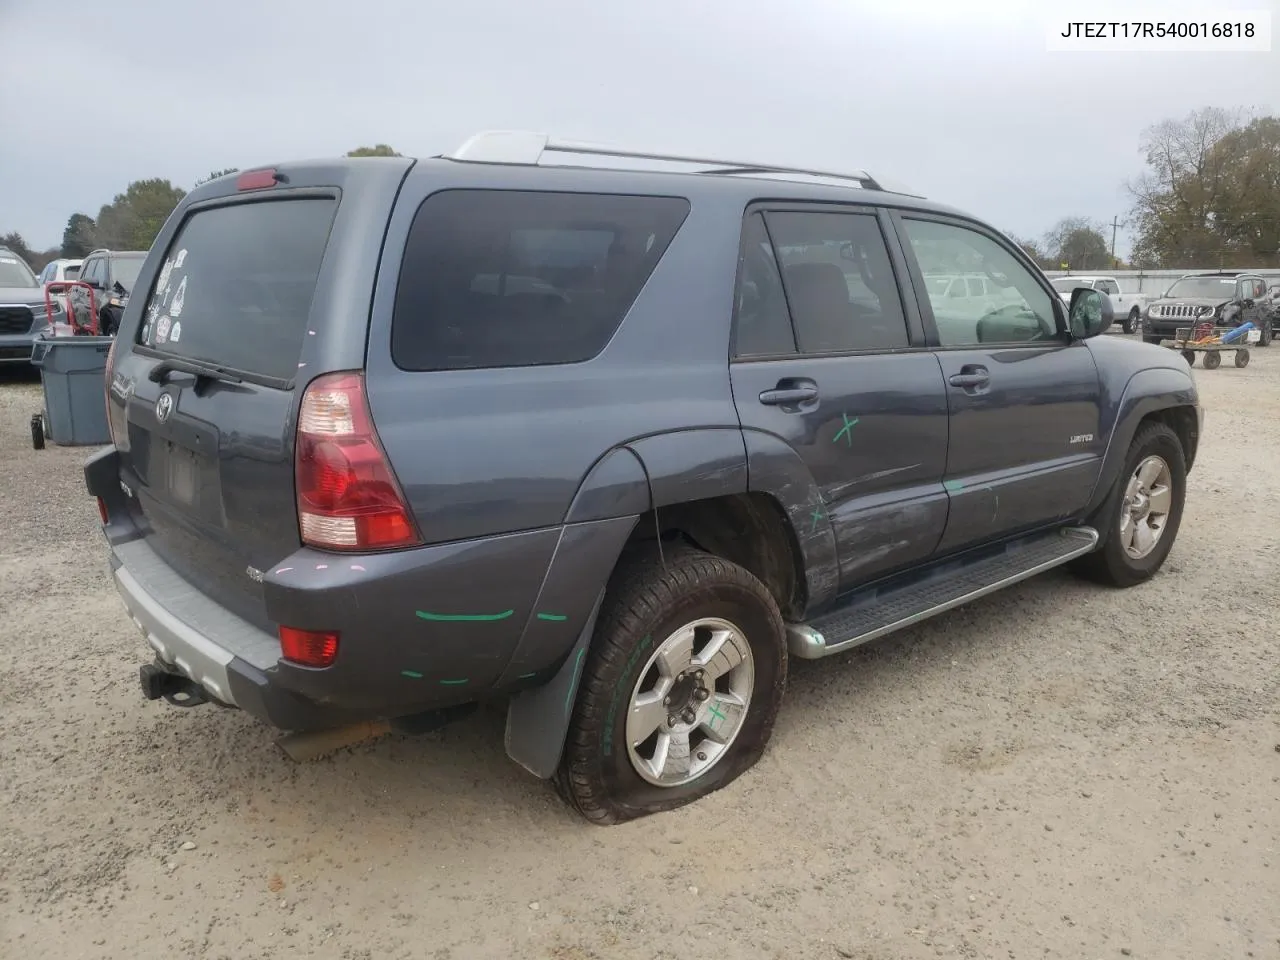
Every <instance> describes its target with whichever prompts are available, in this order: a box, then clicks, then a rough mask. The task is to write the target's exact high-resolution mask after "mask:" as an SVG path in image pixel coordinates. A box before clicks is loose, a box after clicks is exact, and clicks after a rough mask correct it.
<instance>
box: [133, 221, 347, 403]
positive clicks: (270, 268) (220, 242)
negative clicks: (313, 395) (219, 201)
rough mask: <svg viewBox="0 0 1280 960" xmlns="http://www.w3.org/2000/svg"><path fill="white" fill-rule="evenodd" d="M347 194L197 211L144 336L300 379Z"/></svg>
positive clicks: (157, 289)
mask: <svg viewBox="0 0 1280 960" xmlns="http://www.w3.org/2000/svg"><path fill="white" fill-rule="evenodd" d="M336 209H337V201H336V200H333V199H330V198H315V199H306V200H272V201H267V202H261V201H259V202H250V203H237V204H232V205H230V206H225V207H214V208H211V209H207V210H201V211H199V212H197V213H195V214H193V215H192V216H191V217H189V218H188V219H187V221H186V222H185V223H184V224H183V225H182V227H181V229H180V230H179V231H178V235H177V236H176V237H174V240H173V243H172V245H170V247H169V251H168V256H167V257H166V259H165V262H164V265H163V266H162V267H161V269H160V271H159V272H158V274H157V276H156V281H155V285H154V286H153V287H152V290H151V293H150V296H149V297H148V300H147V306H146V309H145V312H144V315H143V321H142V325H141V329H140V330H139V331H138V340H139V342H140V343H145V344H146V345H148V346H151V347H154V348H155V349H157V350H160V351H162V352H163V353H165V354H172V355H175V356H179V357H187V358H189V359H192V360H206V361H210V362H212V363H216V364H218V365H220V366H224V367H229V368H231V369H234V370H241V371H244V372H247V373H253V374H258V375H260V376H264V377H275V378H278V379H281V380H290V379H292V378H293V376H294V374H296V373H297V369H298V354H299V353H300V352H301V348H302V338H303V337H304V336H305V335H306V329H307V316H308V314H309V313H310V311H311V298H312V296H313V295H314V294H315V289H316V278H317V277H318V275H319V273H320V260H321V258H322V257H323V256H324V248H325V245H326V244H327V243H328V240H329V228H330V226H331V225H332V223H333V216H334V212H335V210H336Z"/></svg>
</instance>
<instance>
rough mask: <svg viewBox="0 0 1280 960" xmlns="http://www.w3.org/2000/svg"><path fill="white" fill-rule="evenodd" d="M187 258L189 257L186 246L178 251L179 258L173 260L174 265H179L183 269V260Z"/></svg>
mask: <svg viewBox="0 0 1280 960" xmlns="http://www.w3.org/2000/svg"><path fill="white" fill-rule="evenodd" d="M186 259H187V248H186V247H183V248H182V249H181V250H179V251H178V259H177V260H175V261H173V265H174V266H175V267H177V268H179V269H181V268H182V263H183V261H184V260H186Z"/></svg>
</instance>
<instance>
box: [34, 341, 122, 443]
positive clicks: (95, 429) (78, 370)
mask: <svg viewBox="0 0 1280 960" xmlns="http://www.w3.org/2000/svg"><path fill="white" fill-rule="evenodd" d="M110 349H111V338H110V337H50V338H49V339H47V340H46V339H40V340H36V342H35V343H34V344H32V348H31V363H32V365H33V366H36V367H39V368H40V381H41V383H42V384H43V385H44V431H45V433H46V435H47V436H48V438H49V439H50V440H52V441H53V442H54V443H57V444H61V445H64V446H87V445H91V444H104V443H110V442H111V430H110V429H109V428H108V427H107V400H106V379H105V378H106V370H107V352H108V351H109V350H110Z"/></svg>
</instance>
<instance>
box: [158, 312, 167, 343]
mask: <svg viewBox="0 0 1280 960" xmlns="http://www.w3.org/2000/svg"><path fill="white" fill-rule="evenodd" d="M168 339H169V318H168V317H167V316H165V317H161V318H160V320H159V322H157V323H156V343H164V342H165V341H166V340H168Z"/></svg>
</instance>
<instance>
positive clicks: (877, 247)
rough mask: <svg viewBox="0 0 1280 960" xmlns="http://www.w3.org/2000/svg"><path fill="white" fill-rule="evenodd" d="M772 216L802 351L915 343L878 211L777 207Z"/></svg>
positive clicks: (770, 221) (771, 227)
mask: <svg viewBox="0 0 1280 960" xmlns="http://www.w3.org/2000/svg"><path fill="white" fill-rule="evenodd" d="M766 220H767V224H768V228H769V236H770V238H771V239H772V241H773V245H774V250H775V251H776V252H777V257H778V262H779V263H780V264H781V266H782V280H783V285H784V287H785V290H786V295H787V304H788V306H789V307H790V311H791V321H792V325H793V327H794V329H795V337H796V346H797V348H798V349H799V351H800V352H801V353H841V352H848V351H861V350H888V349H893V348H896V347H905V346H907V344H908V338H907V323H906V317H905V315H904V313H903V309H902V301H901V299H900V297H899V295H898V286H897V282H896V280H895V278H894V274H893V267H892V265H891V264H890V261H889V251H888V249H887V247H886V246H885V242H884V235H883V234H882V233H881V232H880V223H879V221H878V220H877V219H876V217H875V216H874V215H872V214H863V213H827V212H822V213H792V212H774V213H769V214H768V215H767V217H766Z"/></svg>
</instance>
